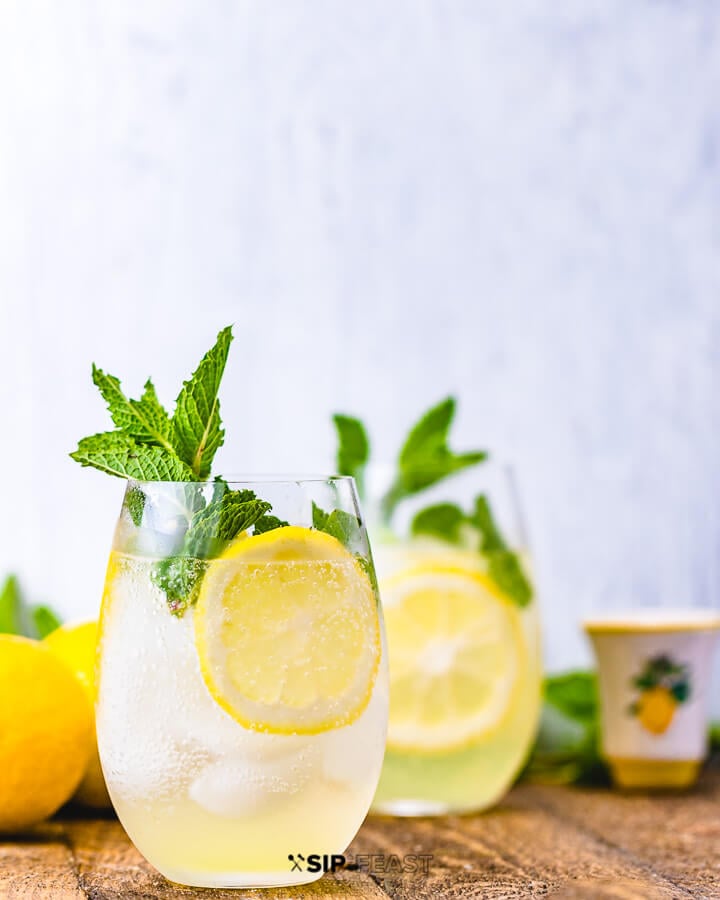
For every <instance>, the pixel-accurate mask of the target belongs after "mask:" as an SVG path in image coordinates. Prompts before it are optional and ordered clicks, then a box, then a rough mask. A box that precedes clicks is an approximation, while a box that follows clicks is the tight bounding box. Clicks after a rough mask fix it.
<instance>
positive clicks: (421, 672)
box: [381, 558, 527, 753]
mask: <svg viewBox="0 0 720 900" xmlns="http://www.w3.org/2000/svg"><path fill="white" fill-rule="evenodd" d="M456 562H457V559H456V558H453V559H451V560H450V564H449V565H442V564H441V562H440V561H439V560H434V561H433V562H432V563H428V564H427V565H424V566H417V567H414V568H412V569H408V570H406V571H404V572H400V573H398V574H396V575H393V576H391V577H390V578H387V579H384V580H383V582H382V583H381V593H382V599H383V607H384V613H385V623H386V627H387V631H388V644H389V647H390V727H389V732H388V746H389V747H390V748H391V749H393V750H402V751H415V752H425V753H427V752H445V751H449V750H455V749H459V748H461V747H463V746H465V745H467V744H469V743H471V742H474V741H476V740H478V739H479V738H482V737H484V736H485V735H487V734H488V733H490V732H491V731H492V730H493V729H495V728H496V727H498V726H499V725H500V723H501V722H502V720H503V718H504V717H505V715H506V714H507V713H508V711H509V710H510V709H511V708H512V705H513V703H514V702H515V699H516V694H517V691H516V688H517V685H518V683H519V676H520V674H521V673H522V670H523V667H524V666H525V665H526V664H527V661H526V659H525V655H526V651H525V646H524V639H523V632H522V625H521V621H520V617H519V614H518V611H517V608H516V607H515V606H514V604H513V603H511V602H510V601H509V600H508V599H507V598H506V597H505V596H504V595H503V594H502V593H501V592H500V591H499V589H498V588H497V586H496V585H495V584H494V583H493V582H492V581H491V580H490V578H488V576H487V575H485V574H483V573H482V572H480V571H477V570H473V569H470V568H467V569H465V568H458V567H457V566H456V565H453V564H452V563H456Z"/></svg>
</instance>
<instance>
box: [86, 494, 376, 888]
mask: <svg viewBox="0 0 720 900" xmlns="http://www.w3.org/2000/svg"><path fill="white" fill-rule="evenodd" d="M229 491H236V492H240V491H246V492H249V491H252V492H253V493H254V495H256V497H257V498H259V499H261V500H262V501H267V502H269V503H271V504H272V512H271V514H272V516H273V517H278V519H282V520H286V521H283V522H280V521H278V519H270V518H269V517H267V516H266V517H265V518H264V519H263V520H262V522H259V523H257V524H256V525H254V526H250V527H248V528H247V529H246V530H244V531H242V532H241V534H240V536H238V537H235V538H234V539H233V540H232V541H230V542H227V541H222V540H218V534H219V536H220V538H222V536H223V535H222V533H221V532H222V528H219V527H218V522H217V521H215V522H214V525H213V523H212V522H210V526H209V527H210V532H212V527H215V537H214V538H213V540H211V541H210V542H209V543H208V541H207V540H205V541H204V544H203V546H204V549H205V552H204V553H203V554H202V555H200V554H199V553H196V554H195V555H193V550H192V541H188V535H190V534H191V533H192V532H193V531H194V532H196V533H197V534H198V535H201V536H203V535H204V536H205V537H207V534H208V533H209V532H208V530H207V529H206V530H203V529H205V525H204V523H203V518H205V519H209V518H210V514H209V512H208V511H209V510H211V509H212V508H213V507H212V503H213V501H214V500H216V499H217V497H218V494H222V493H223V492H229ZM234 496H235V497H236V498H237V499H239V500H240V501H242V500H243V498H244V497H245V498H247V497H250V496H251V495H250V494H249V493H248V494H245V495H241V494H240V493H237V494H235V495H234ZM237 521H240V520H237ZM237 521H235V522H234V525H237ZM287 523H290V524H287ZM240 528H242V525H241V526H240ZM266 529H267V530H266ZM100 628H101V636H100V641H99V661H98V663H99V665H98V668H99V688H98V704H97V730H98V742H99V749H100V757H101V761H102V766H103V771H104V773H105V778H106V781H107V785H108V789H109V791H110V795H111V798H112V801H113V804H114V806H115V809H116V811H117V813H118V816H119V817H120V820H121V822H122V824H123V826H124V827H125V829H126V831H127V832H128V834H129V836H130V837H131V839H132V840H133V842H134V843H135V844H136V846H137V847H138V849H139V850H140V852H141V853H142V854H143V855H144V856H145V857H146V858H147V859H148V860H149V861H150V862H151V863H152V864H153V865H154V866H155V867H156V868H157V869H159V871H160V872H161V873H162V874H163V875H165V876H166V877H167V878H169V879H171V880H173V881H177V882H181V883H183V884H187V885H193V886H200V887H220V886H222V887H262V886H270V885H287V884H300V883H304V882H308V881H313V880H315V879H316V878H319V877H320V876H321V875H322V868H320V869H319V871H310V870H309V869H308V865H307V859H308V856H310V855H312V854H316V855H318V856H319V857H321V858H322V856H323V855H325V856H327V857H330V856H331V855H332V854H338V853H342V852H343V851H344V850H345V848H346V847H347V845H348V844H349V842H350V841H351V840H352V838H353V837H354V835H355V833H356V832H357V830H358V828H359V826H360V824H361V823H362V821H363V819H364V817H365V815H366V813H367V810H368V807H369V806H370V802H371V800H372V796H373V793H374V791H375V788H376V785H377V781H378V777H379V773H380V767H381V763H382V759H383V751H384V745H385V734H386V726H387V706H388V699H387V697H388V693H387V673H386V654H385V642H384V632H383V624H382V616H381V612H380V607H379V601H378V596H377V589H376V587H375V577H374V572H373V563H372V558H371V555H370V549H369V546H368V542H367V536H366V533H365V528H364V526H363V524H362V520H361V518H360V514H359V511H358V504H357V498H356V494H355V487H354V483H353V481H352V479H351V478H337V477H332V478H308V479H301V478H296V479H292V478H289V479H286V480H277V479H264V480H254V481H252V482H248V481H242V482H229V483H228V482H220V483H219V484H218V483H213V484H182V483H165V482H148V483H142V484H137V483H132V482H131V483H129V484H128V488H127V491H126V495H125V502H124V504H123V509H122V513H121V516H120V520H119V523H118V526H117V530H116V534H115V540H114V545H113V550H112V554H111V557H110V564H109V567H108V574H107V581H106V586H105V593H104V597H103V607H102V615H101V626H100Z"/></svg>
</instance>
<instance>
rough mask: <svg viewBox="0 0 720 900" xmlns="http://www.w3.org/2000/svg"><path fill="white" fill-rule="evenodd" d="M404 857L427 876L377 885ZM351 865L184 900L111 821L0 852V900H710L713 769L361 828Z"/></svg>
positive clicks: (719, 891)
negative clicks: (636, 787) (663, 785)
mask: <svg viewBox="0 0 720 900" xmlns="http://www.w3.org/2000/svg"><path fill="white" fill-rule="evenodd" d="M376 854H379V856H376ZM405 854H418V855H419V854H432V860H430V861H429V871H428V874H427V875H422V874H418V873H417V872H405V873H403V874H400V873H397V872H386V871H383V866H384V867H385V868H392V867H393V866H395V867H397V866H399V865H400V859H401V858H402V857H403V856H404V855H405ZM356 856H357V858H358V861H359V862H360V863H361V866H360V868H359V869H356V870H340V871H338V872H337V873H336V874H334V875H326V876H325V877H324V878H322V879H321V880H320V881H318V882H315V883H314V884H310V885H307V886H306V887H299V888H298V887H294V888H284V889H275V890H270V891H262V892H261V891H242V890H239V891H224V890H223V891H220V890H198V889H196V888H183V887H179V886H177V885H173V884H171V883H170V882H168V881H166V880H165V879H164V878H162V877H161V876H160V875H158V874H157V873H156V872H155V870H154V869H153V868H152V867H151V866H150V865H149V864H148V863H146V862H145V860H144V859H143V858H142V857H141V856H140V854H139V853H138V852H137V850H135V848H134V847H133V846H132V844H131V843H130V841H129V840H128V839H127V837H126V836H125V833H124V832H123V830H122V828H121V827H120V825H119V823H118V822H117V820H115V819H114V818H111V817H110V816H109V815H108V817H107V818H105V819H87V818H80V817H78V816H64V817H61V818H58V819H57V820H53V821H51V822H49V823H46V824H45V825H43V826H40V827H38V828H37V829H36V830H35V831H34V832H33V833H32V834H30V835H28V836H26V837H25V838H23V839H19V838H18V839H12V840H7V841H5V842H3V843H0V898H2V900H4V898H19V897H23V898H24V897H32V898H52V900H66V898H73V900H81V898H93V900H105V898H112V900H117V898H129V900H132V898H148V900H150V898H171V897H194V896H200V897H206V898H208V900H220V898H233V900H239V898H244V897H252V898H254V900H280V898H283V900H303V898H315V900H321V898H328V900H329V898H333V900H334V898H343V897H347V898H373V900H383V898H385V900H387V898H388V897H392V898H397V900H400V898H402V900H423V898H465V897H482V898H505V897H507V898H516V897H553V898H561V900H571V898H591V900H603V898H617V900H621V898H622V900H629V898H638V900H655V898H694V900H698V898H720V767H713V768H712V769H709V770H708V771H706V773H705V775H704V776H703V779H702V782H701V784H700V786H699V787H698V788H697V789H695V790H694V791H693V792H692V793H689V794H685V795H682V796H672V795H665V796H646V795H633V796H629V795H628V796H623V795H620V794H617V793H614V792H611V791H608V790H604V789H588V788H583V789H580V788H572V787H547V786H537V785H527V784H524V785H520V786H519V787H517V788H515V789H514V790H513V791H512V792H511V793H510V795H509V796H508V797H507V798H506V800H505V802H504V803H502V805H501V806H499V807H498V808H497V809H495V810H493V811H492V812H490V813H486V814H484V815H477V816H462V817H459V816H451V817H447V818H436V819H393V818H386V817H378V816H371V817H369V818H368V819H367V821H366V823H365V825H364V826H363V828H362V830H361V831H360V833H359V835H358V836H357V838H356V840H355V841H354V842H353V844H352V847H351V848H350V850H349V851H348V853H347V857H348V862H349V863H352V860H353V858H355V857H356ZM406 865H410V864H409V863H406ZM421 865H422V863H418V864H417V867H418V868H419V867H421Z"/></svg>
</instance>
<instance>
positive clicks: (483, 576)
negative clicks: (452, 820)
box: [373, 465, 542, 815]
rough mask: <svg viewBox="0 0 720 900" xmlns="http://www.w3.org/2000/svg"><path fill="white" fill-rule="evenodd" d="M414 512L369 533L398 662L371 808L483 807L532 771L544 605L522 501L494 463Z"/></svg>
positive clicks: (422, 811)
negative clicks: (525, 770) (534, 580)
mask: <svg viewBox="0 0 720 900" xmlns="http://www.w3.org/2000/svg"><path fill="white" fill-rule="evenodd" d="M473 498H476V499H475V500H473ZM450 500H451V501H452V503H450V502H449V501H450ZM406 506H407V509H406V511H405V518H404V520H403V519H402V518H401V517H399V516H397V517H396V519H395V521H394V523H393V528H392V530H390V528H388V523H387V521H386V522H385V523H382V522H380V523H376V526H375V531H374V533H373V542H374V546H375V553H376V562H377V572H378V578H379V584H380V592H381V595H382V598H383V607H384V611H385V621H386V625H387V629H388V646H389V650H390V724H389V730H388V746H387V751H386V754H385V762H384V765H383V771H382V776H381V779H380V784H379V786H378V790H377V793H376V796H375V799H374V804H373V806H374V808H375V809H377V810H378V811H380V812H386V813H392V814H395V815H432V814H442V813H446V812H465V811H472V810H480V809H485V808H487V807H489V806H492V805H493V804H494V803H497V802H498V801H499V800H500V799H501V798H502V796H503V795H504V794H505V792H506V791H507V790H508V788H509V787H510V786H511V784H512V782H513V780H514V779H515V777H516V776H517V775H518V773H519V771H520V769H521V768H522V765H523V763H524V762H525V760H526V758H527V756H528V754H529V751H530V748H531V746H532V742H533V739H534V737H535V733H536V730H537V724H538V719H539V712H540V703H541V679H542V671H541V660H540V633H539V615H538V604H537V599H536V598H535V596H534V591H533V590H532V584H531V581H530V567H529V559H528V555H527V549H526V547H525V542H524V541H523V539H522V528H521V527H520V524H519V517H518V516H517V504H516V500H515V497H514V492H513V491H512V490H511V482H510V481H509V475H508V474H507V473H506V471H505V470H503V469H501V468H498V467H495V468H493V467H491V466H488V465H486V466H484V467H482V468H481V469H478V470H476V471H474V472H473V473H469V474H468V475H467V476H464V477H463V478H460V479H458V480H456V481H454V482H448V483H446V484H443V485H441V486H439V487H437V488H435V489H434V492H433V491H429V492H423V493H422V494H420V496H418V497H417V498H414V501H413V504H410V503H408V504H406ZM451 506H452V508H451ZM491 508H492V509H493V510H494V511H495V513H496V514H497V516H498V518H497V520H495V519H494V517H493V516H494V514H495V513H493V514H491V513H490V509H491ZM431 526H432V527H431ZM431 532H432V533H431ZM508 535H509V536H510V540H511V541H512V542H511V543H506V536H508Z"/></svg>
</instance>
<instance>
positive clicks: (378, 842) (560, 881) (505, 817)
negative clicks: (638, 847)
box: [354, 787, 694, 900]
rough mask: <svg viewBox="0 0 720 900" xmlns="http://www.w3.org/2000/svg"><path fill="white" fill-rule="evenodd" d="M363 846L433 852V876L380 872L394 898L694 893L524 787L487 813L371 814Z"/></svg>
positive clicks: (664, 899) (643, 897) (656, 898)
mask: <svg viewBox="0 0 720 900" xmlns="http://www.w3.org/2000/svg"><path fill="white" fill-rule="evenodd" d="M554 790H555V791H556V792H558V793H559V794H560V795H564V794H565V793H567V791H566V790H563V789H559V790H558V789H557V788H555V789H554ZM358 847H362V848H363V852H365V853H395V854H402V853H404V852H416V853H432V854H433V860H432V863H431V866H430V873H429V875H428V877H427V878H421V877H418V876H417V875H416V874H407V873H406V874H399V875H398V874H391V875H389V876H386V877H378V876H377V875H376V877H378V880H379V882H380V883H381V884H382V885H383V887H384V889H385V890H386V891H387V893H388V894H389V895H390V896H391V897H392V898H393V900H430V898H434V900H435V898H438V897H442V898H456V897H463V898H465V897H467V898H473V897H477V898H483V900H485V898H487V900H491V898H503V900H505V898H507V900H510V898H520V897H522V898H534V897H548V896H550V897H557V898H561V897H568V898H570V897H576V896H577V897H588V898H590V897H595V898H600V897H603V896H608V897H632V898H637V900H671V898H672V900H675V898H684V897H688V898H690V897H693V896H694V894H693V893H692V892H690V891H688V890H685V889H684V888H682V887H678V886H677V885H676V884H674V883H673V882H672V881H669V880H668V879H666V878H664V877H662V876H660V875H658V874H656V873H654V872H653V871H652V869H651V867H650V865H648V864H647V863H645V862H643V861H642V860H636V859H634V858H633V857H632V855H629V854H628V853H626V852H624V851H623V850H621V849H619V848H617V847H614V846H610V845H609V844H608V843H607V842H606V841H604V840H603V839H601V838H599V837H598V836H596V835H593V834H590V833H588V832H586V831H585V830H584V829H583V828H582V827H581V826H580V825H579V824H578V823H575V822H566V821H564V820H563V819H562V817H561V816H559V815H556V814H555V813H554V812H552V811H548V810H546V809H544V808H542V807H538V806H537V804H536V801H535V795H534V794H533V793H532V792H529V791H528V790H527V789H526V788H524V787H521V788H518V789H516V790H515V791H513V793H512V794H511V795H510V796H509V798H508V799H507V801H506V802H505V803H504V804H503V805H502V806H500V807H499V808H498V809H496V810H494V811H492V812H490V813H487V814H485V815H482V816H463V817H457V816H454V817H447V818H443V819H416V820H412V819H393V818H374V819H371V820H370V821H369V822H368V823H367V824H366V826H365V828H364V829H363V830H362V831H361V833H360V835H358V838H357V839H356V842H355V845H354V848H358ZM409 848H412V851H410V850H409ZM356 852H359V851H356ZM619 886H622V888H621V890H622V891H623V892H622V893H618V890H620V887H619ZM603 892H604V893H603Z"/></svg>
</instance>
